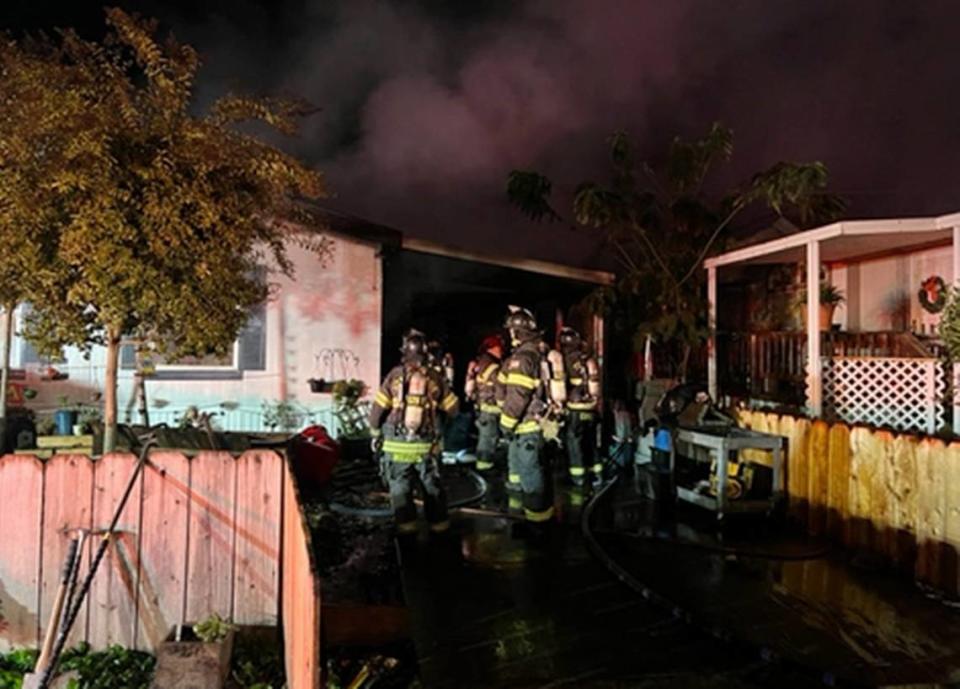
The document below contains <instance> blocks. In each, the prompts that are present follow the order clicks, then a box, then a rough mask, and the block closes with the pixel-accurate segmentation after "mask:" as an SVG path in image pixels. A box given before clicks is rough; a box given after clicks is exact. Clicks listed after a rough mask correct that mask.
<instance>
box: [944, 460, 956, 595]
mask: <svg viewBox="0 0 960 689" xmlns="http://www.w3.org/2000/svg"><path fill="white" fill-rule="evenodd" d="M946 461H947V466H946V470H947V471H946V478H945V480H944V489H945V491H946V496H945V499H944V504H945V508H946V535H945V537H944V542H945V547H946V553H945V556H946V564H945V565H944V567H943V576H942V577H941V580H942V581H943V584H942V585H943V588H944V590H945V591H946V592H947V593H948V594H950V595H953V596H956V595H957V594H958V593H960V443H956V442H954V443H951V444H950V446H949V447H948V448H947V456H946Z"/></svg>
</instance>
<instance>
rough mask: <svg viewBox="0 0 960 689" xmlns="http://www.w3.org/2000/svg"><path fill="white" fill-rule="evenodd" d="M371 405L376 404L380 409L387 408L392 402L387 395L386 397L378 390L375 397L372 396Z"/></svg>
mask: <svg viewBox="0 0 960 689" xmlns="http://www.w3.org/2000/svg"><path fill="white" fill-rule="evenodd" d="M373 403H374V404H378V405H380V406H381V407H384V408H388V407H390V406H391V405H392V400H391V399H390V396H389V395H387V394H386V393H385V392H383V391H382V390H379V391H377V394H376V396H374V398H373Z"/></svg>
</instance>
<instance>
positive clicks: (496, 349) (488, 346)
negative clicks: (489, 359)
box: [480, 335, 503, 359]
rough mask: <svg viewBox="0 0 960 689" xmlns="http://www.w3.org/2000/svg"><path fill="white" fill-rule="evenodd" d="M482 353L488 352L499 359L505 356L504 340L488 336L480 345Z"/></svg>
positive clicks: (497, 336) (495, 336)
mask: <svg viewBox="0 0 960 689" xmlns="http://www.w3.org/2000/svg"><path fill="white" fill-rule="evenodd" d="M480 351H481V352H488V353H489V354H492V355H494V356H495V357H497V358H498V359H499V358H500V357H502V356H503V338H502V337H500V336H499V335H488V336H487V337H485V338H483V342H482V343H480Z"/></svg>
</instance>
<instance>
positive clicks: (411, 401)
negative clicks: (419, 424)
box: [406, 395, 423, 407]
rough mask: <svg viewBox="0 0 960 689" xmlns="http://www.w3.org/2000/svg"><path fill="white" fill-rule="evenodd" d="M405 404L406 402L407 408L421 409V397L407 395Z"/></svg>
mask: <svg viewBox="0 0 960 689" xmlns="http://www.w3.org/2000/svg"><path fill="white" fill-rule="evenodd" d="M406 402H407V406H412V407H422V406H423V395H407V397H406Z"/></svg>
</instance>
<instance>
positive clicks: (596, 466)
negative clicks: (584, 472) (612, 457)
mask: <svg viewBox="0 0 960 689" xmlns="http://www.w3.org/2000/svg"><path fill="white" fill-rule="evenodd" d="M601 471H603V464H601V463H600V462H597V463H596V464H594V465H593V473H595V474H599V473H600V472H601Z"/></svg>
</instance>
